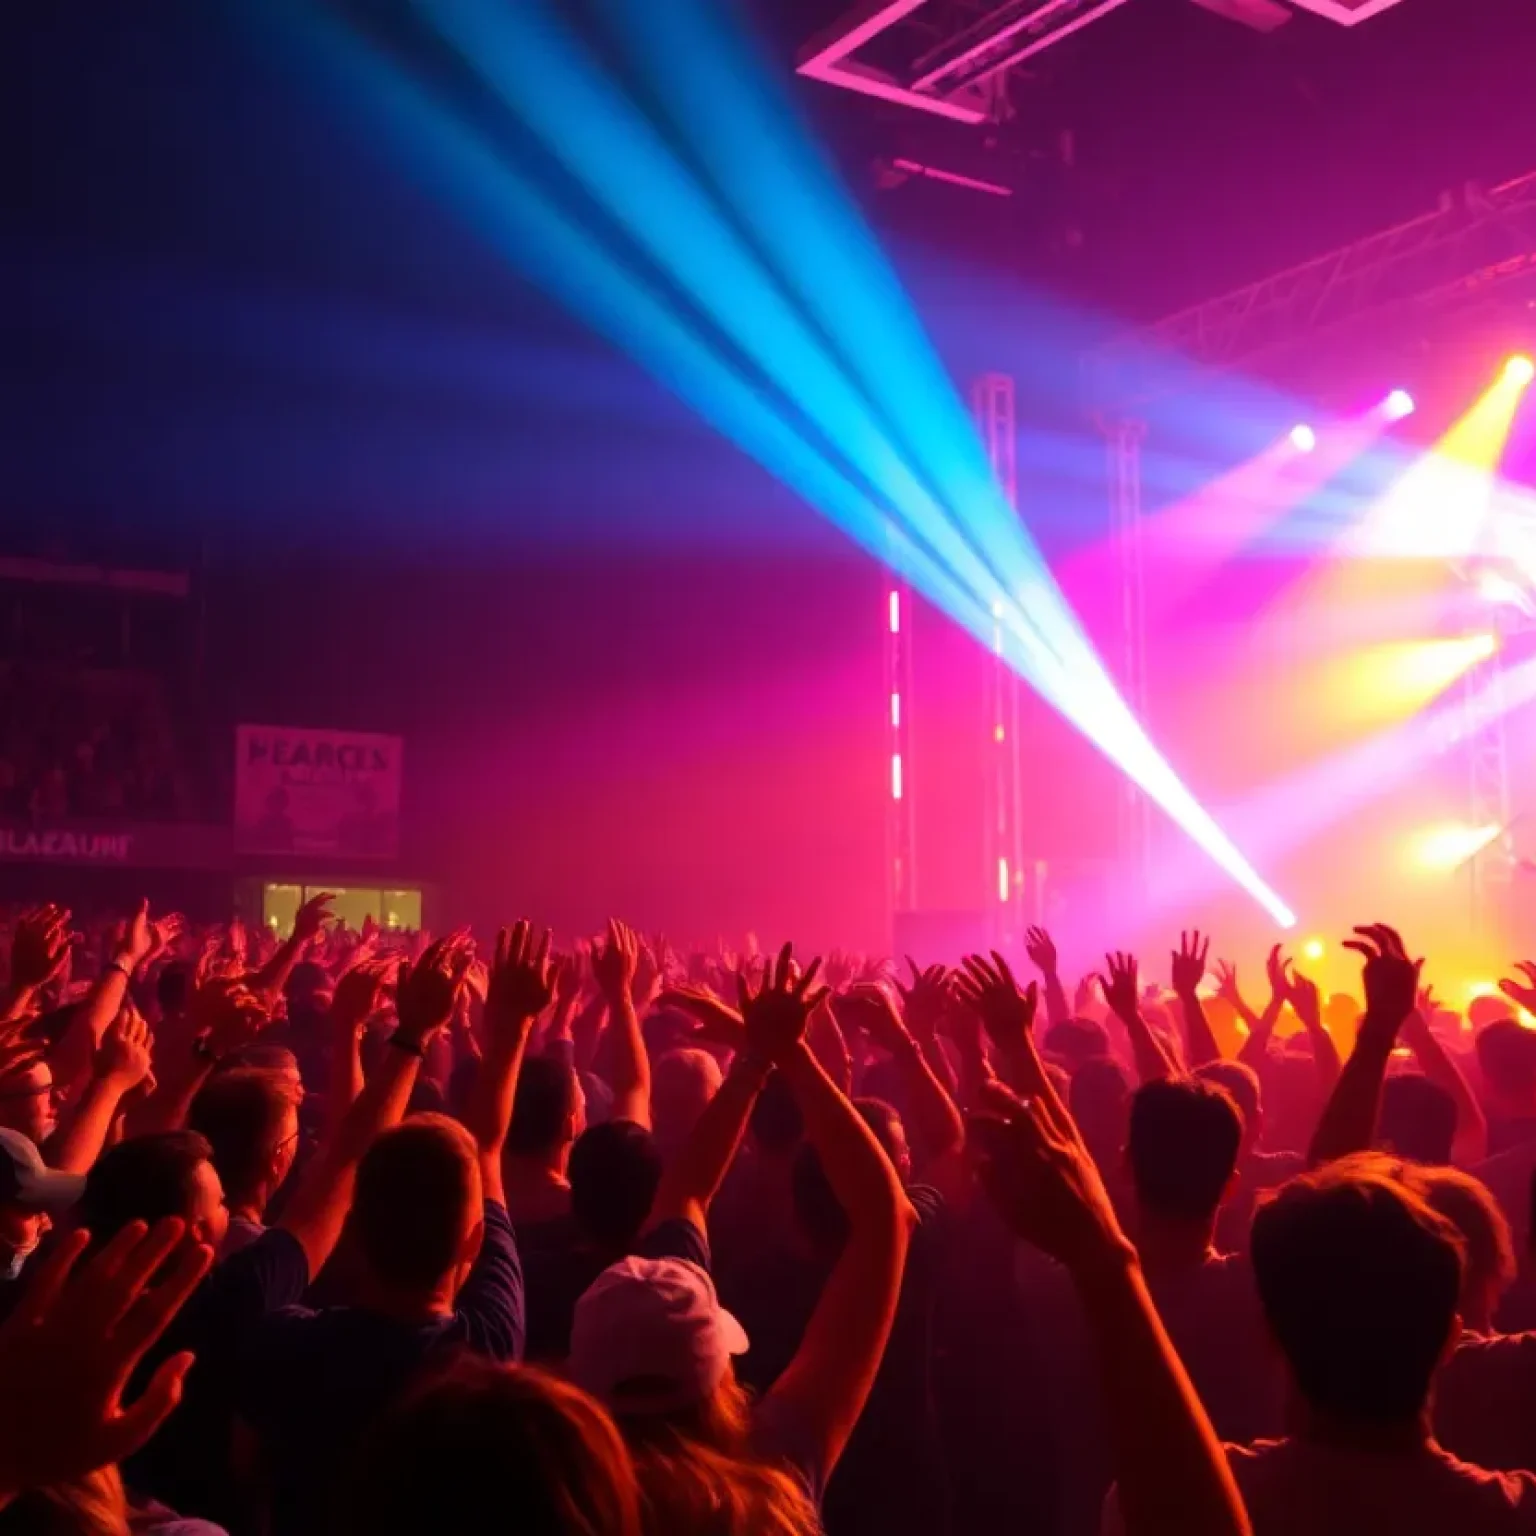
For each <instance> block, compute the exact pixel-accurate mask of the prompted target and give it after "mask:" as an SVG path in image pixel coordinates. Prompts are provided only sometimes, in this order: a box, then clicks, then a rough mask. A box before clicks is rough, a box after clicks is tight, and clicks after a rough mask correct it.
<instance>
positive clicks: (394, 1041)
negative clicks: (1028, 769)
mask: <svg viewBox="0 0 1536 1536" xmlns="http://www.w3.org/2000/svg"><path fill="white" fill-rule="evenodd" d="M388 1043H389V1044H390V1045H392V1046H394V1048H395V1049H396V1050H397V1051H404V1052H405V1053H406V1055H407V1056H414V1057H416V1059H417V1060H418V1061H425V1060H426V1059H427V1048H426V1046H425V1045H423V1044H422V1043H421V1041H420V1040H412V1039H411V1038H410V1037H409V1036H407V1035H402V1034H401V1033H400V1031H399V1030H398V1029H397V1030H396V1031H395V1032H394V1034H392V1035H391V1036H390V1037H389V1042H388Z"/></svg>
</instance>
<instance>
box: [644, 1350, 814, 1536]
mask: <svg viewBox="0 0 1536 1536" xmlns="http://www.w3.org/2000/svg"><path fill="white" fill-rule="evenodd" d="M616 1417H617V1419H618V1425H619V1429H620V1431H621V1432H622V1434H623V1436H624V1439H625V1442H626V1443H627V1444H628V1446H629V1452H630V1455H631V1456H632V1457H633V1458H634V1463H635V1474H636V1476H637V1478H638V1479H639V1482H640V1516H641V1520H642V1522H643V1524H644V1526H645V1532H646V1536H675V1533H676V1532H679V1531H687V1532H690V1533H697V1536H819V1533H820V1531H821V1528H822V1527H821V1518H820V1516H819V1515H818V1514H817V1512H816V1508H815V1506H814V1505H813V1504H812V1503H811V1500H810V1498H809V1496H808V1495H807V1493H806V1491H805V1489H804V1488H803V1487H802V1486H801V1485H800V1483H798V1482H797V1481H796V1480H795V1478H793V1477H792V1476H791V1475H790V1474H789V1473H788V1472H786V1471H784V1470H782V1469H781V1468H779V1467H775V1466H773V1465H772V1464H771V1463H770V1462H767V1461H764V1460H763V1459H762V1458H761V1457H758V1456H756V1455H754V1454H753V1453H752V1450H751V1427H752V1413H751V1402H750V1399H749V1398H748V1396H747V1394H746V1392H745V1391H744V1390H743V1388H742V1387H741V1386H740V1385H739V1384H738V1382H737V1381H736V1379H735V1377H734V1376H729V1375H728V1376H727V1377H726V1379H725V1380H724V1381H723V1382H722V1383H721V1384H720V1386H719V1387H718V1388H717V1389H716V1390H715V1392H714V1394H713V1395H712V1396H711V1397H708V1398H706V1399H705V1400H704V1401H703V1402H701V1403H696V1404H694V1405H692V1406H691V1407H688V1408H684V1409H681V1410H678V1411H676V1412H673V1413H659V1414H631V1415H625V1414H619V1415H617V1416H616Z"/></svg>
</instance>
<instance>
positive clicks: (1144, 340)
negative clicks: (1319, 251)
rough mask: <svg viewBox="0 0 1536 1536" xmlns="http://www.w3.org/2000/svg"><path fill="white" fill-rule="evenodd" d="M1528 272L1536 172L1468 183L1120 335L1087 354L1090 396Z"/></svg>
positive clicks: (1136, 393) (1114, 395)
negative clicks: (1407, 214) (1335, 245)
mask: <svg viewBox="0 0 1536 1536" xmlns="http://www.w3.org/2000/svg"><path fill="white" fill-rule="evenodd" d="M1522 278H1536V171H1533V172H1531V173H1530V174H1528V175H1525V176H1520V177H1517V178H1516V179H1515V180H1513V181H1507V182H1504V183H1503V184H1502V185H1500V186H1497V187H1492V188H1487V189H1484V188H1483V187H1480V186H1478V185H1476V184H1475V183H1470V182H1469V183H1467V184H1466V185H1465V186H1463V187H1461V188H1460V189H1458V191H1456V192H1455V193H1448V194H1446V195H1445V196H1443V197H1442V198H1441V200H1440V206H1439V207H1438V208H1437V209H1436V210H1435V211H1434V212H1433V213H1427V214H1424V215H1423V216H1421V217H1420V218H1417V219H1411V220H1409V222H1408V223H1406V224H1399V225H1396V226H1395V227H1394V228H1392V229H1386V230H1382V231H1380V232H1379V233H1378V234H1374V235H1370V236H1368V237H1367V238H1366V239H1364V240H1358V241H1356V242H1355V243H1354V244H1353V245H1346V246H1343V247H1341V248H1340V249H1338V250H1336V251H1330V252H1329V253H1328V254H1327V255H1326V256H1319V257H1316V258H1315V259H1314V260H1312V261H1306V262H1303V263H1302V264H1301V265H1300V266H1295V267H1290V268H1287V269H1286V270H1285V271H1283V272H1277V273H1275V274H1274V275H1273V276H1271V277H1266V278H1264V279H1262V280H1261V281H1259V282H1256V283H1250V284H1249V285H1248V286H1247V287H1246V288H1239V289H1237V290H1236V291H1235V292H1233V293H1228V294H1224V295H1222V296H1221V297H1220V298H1215V299H1210V300H1207V301H1206V302H1205V303H1203V304H1195V305H1192V306H1191V307H1190V308H1188V309H1184V310H1180V311H1179V312H1178V313H1177V314H1173V315H1170V316H1168V317H1167V319H1165V320H1161V321H1159V322H1158V323H1157V324H1156V325H1152V326H1148V327H1146V328H1145V329H1143V330H1140V331H1136V332H1133V333H1131V334H1129V335H1126V336H1123V337H1120V338H1117V339H1115V340H1113V341H1111V342H1109V343H1107V344H1106V345H1105V346H1104V347H1102V348H1100V349H1098V350H1097V351H1096V352H1094V353H1092V354H1091V355H1090V356H1089V358H1088V360H1087V365H1088V388H1089V392H1090V395H1091V397H1092V398H1093V400H1094V402H1095V404H1096V405H1097V406H1098V407H1099V408H1100V409H1105V410H1109V409H1119V410H1124V409H1128V408H1131V407H1134V406H1135V405H1138V404H1144V403H1145V402H1146V401H1148V400H1150V399H1155V398H1157V397H1158V396H1161V395H1164V394H1168V393H1172V392H1174V391H1175V390H1176V389H1177V388H1178V387H1179V385H1180V384H1181V383H1182V382H1185V381H1187V379H1188V372H1189V365H1190V364H1195V365H1197V366H1203V367H1207V368H1216V369H1221V368H1233V367H1236V366H1238V365H1239V364H1243V365H1252V364H1253V363H1255V362H1258V361H1261V360H1273V359H1275V358H1277V357H1280V356H1282V355H1284V354H1287V353H1292V352H1296V351H1299V350H1300V349H1302V348H1304V347H1311V346H1314V345H1315V344H1316V343H1317V341H1318V340H1319V339H1320V338H1321V337H1323V336H1325V335H1327V334H1329V333H1331V332H1334V331H1337V330H1340V329H1343V328H1344V327H1346V326H1350V325H1354V324H1357V323H1360V322H1363V321H1365V320H1367V319H1371V318H1379V317H1380V316H1382V315H1385V314H1387V313H1389V312H1391V311H1394V310H1398V309H1405V308H1411V307H1414V306H1419V305H1428V304H1432V303H1434V304H1444V303H1445V302H1447V301H1454V300H1457V299H1468V298H1479V297H1481V296H1483V295H1486V294H1488V293H1490V292H1492V291H1494V290H1495V289H1498V288H1500V287H1503V286H1506V285H1508V284H1511V283H1514V282H1515V281H1517V280H1519V279H1522Z"/></svg>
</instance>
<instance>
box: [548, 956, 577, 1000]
mask: <svg viewBox="0 0 1536 1536" xmlns="http://www.w3.org/2000/svg"><path fill="white" fill-rule="evenodd" d="M551 970H552V973H553V974H552V977H551V980H552V983H553V985H554V989H555V1004H556V1006H557V1007H560V1008H575V1006H576V1004H577V1003H578V1002H579V1001H580V999H581V979H582V963H581V954H580V952H579V951H577V952H573V953H572V954H569V955H556V956H555V958H554V960H553V962H552V965H551Z"/></svg>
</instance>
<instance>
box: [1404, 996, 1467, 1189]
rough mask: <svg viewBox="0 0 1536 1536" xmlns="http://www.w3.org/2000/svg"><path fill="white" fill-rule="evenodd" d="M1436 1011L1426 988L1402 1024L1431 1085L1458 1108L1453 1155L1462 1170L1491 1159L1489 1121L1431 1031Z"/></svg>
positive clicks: (1409, 1047)
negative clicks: (1433, 1084)
mask: <svg viewBox="0 0 1536 1536" xmlns="http://www.w3.org/2000/svg"><path fill="white" fill-rule="evenodd" d="M1435 1010H1436V1004H1435V994H1434V991H1433V989H1432V988H1430V987H1425V988H1424V990H1423V991H1422V992H1420V993H1419V996H1418V1000H1417V1003H1416V1005H1415V1007H1414V1010H1413V1012H1412V1013H1410V1014H1409V1015H1408V1017H1407V1019H1406V1020H1405V1021H1404V1023H1403V1043H1404V1044H1405V1045H1407V1047H1408V1049H1409V1050H1410V1051H1412V1052H1413V1059H1414V1060H1415V1061H1417V1062H1418V1064H1419V1068H1420V1070H1421V1071H1422V1072H1423V1073H1424V1076H1425V1077H1427V1078H1428V1079H1429V1080H1430V1082H1432V1083H1435V1084H1437V1085H1438V1086H1439V1087H1441V1088H1443V1089H1445V1091H1446V1092H1447V1093H1448V1094H1450V1096H1451V1098H1452V1099H1453V1100H1454V1101H1455V1104H1456V1138H1455V1140H1454V1142H1453V1143H1452V1146H1451V1155H1452V1156H1453V1157H1454V1158H1455V1160H1456V1162H1457V1163H1458V1164H1460V1165H1461V1166H1462V1167H1463V1168H1467V1167H1470V1166H1472V1165H1473V1164H1474V1163H1480V1162H1482V1160H1483V1159H1484V1158H1485V1157H1487V1155H1488V1121H1487V1119H1486V1117H1485V1116H1484V1114H1483V1109H1482V1105H1480V1104H1479V1103H1478V1102H1477V1095H1476V1094H1475V1093H1473V1092H1472V1087H1471V1085H1470V1084H1469V1083H1468V1082H1467V1080H1466V1078H1465V1077H1464V1076H1463V1075H1462V1070H1461V1068H1460V1067H1458V1066H1457V1065H1456V1061H1455V1058H1454V1057H1453V1056H1452V1055H1451V1053H1450V1052H1449V1051H1447V1050H1446V1048H1445V1047H1444V1046H1443V1045H1442V1044H1441V1043H1440V1039H1439V1037H1438V1036H1437V1035H1436V1034H1435V1032H1434V1030H1433V1029H1431V1028H1430V1027H1429V1021H1430V1020H1431V1019H1432V1018H1433V1017H1434V1015H1435Z"/></svg>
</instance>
